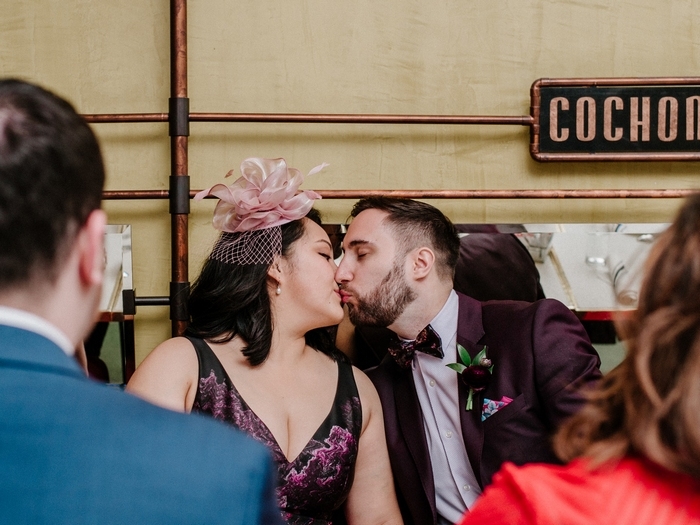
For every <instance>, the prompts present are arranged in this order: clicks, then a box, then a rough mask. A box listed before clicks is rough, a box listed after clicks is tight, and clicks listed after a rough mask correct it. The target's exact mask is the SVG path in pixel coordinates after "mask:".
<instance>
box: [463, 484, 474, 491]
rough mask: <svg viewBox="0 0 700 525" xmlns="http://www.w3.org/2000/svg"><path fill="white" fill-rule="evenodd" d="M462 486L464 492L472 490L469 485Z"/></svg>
mask: <svg viewBox="0 0 700 525" xmlns="http://www.w3.org/2000/svg"><path fill="white" fill-rule="evenodd" d="M462 488H463V489H464V490H465V492H471V490H472V486H471V485H464V487H462Z"/></svg>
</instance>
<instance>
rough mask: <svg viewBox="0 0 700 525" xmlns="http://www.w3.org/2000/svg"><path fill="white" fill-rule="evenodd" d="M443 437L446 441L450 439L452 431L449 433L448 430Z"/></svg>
mask: <svg viewBox="0 0 700 525" xmlns="http://www.w3.org/2000/svg"><path fill="white" fill-rule="evenodd" d="M445 437H446V438H447V439H450V438H451V437H452V431H451V430H448V431H447V432H445Z"/></svg>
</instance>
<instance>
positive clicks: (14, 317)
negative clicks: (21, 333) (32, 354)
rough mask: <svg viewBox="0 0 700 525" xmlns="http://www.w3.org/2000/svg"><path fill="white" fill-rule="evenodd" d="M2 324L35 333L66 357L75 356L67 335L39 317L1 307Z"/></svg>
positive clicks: (0, 322) (0, 321)
mask: <svg viewBox="0 0 700 525" xmlns="http://www.w3.org/2000/svg"><path fill="white" fill-rule="evenodd" d="M0 324H1V325H5V326H13V327H15V328H20V329H22V330H27V331H29V332H34V333H35V334H39V335H41V336H43V337H45V338H46V339H48V340H49V341H51V342H53V343H55V344H56V345H58V346H59V347H60V348H61V350H63V351H64V352H65V353H66V355H71V356H72V355H74V354H75V348H74V346H73V345H72V344H71V342H70V340H69V339H68V337H67V336H66V334H64V333H63V332H62V331H61V330H59V329H58V328H57V327H56V326H54V325H52V324H51V323H49V322H48V321H47V320H46V319H43V318H42V317H39V316H38V315H35V314H32V313H29V312H27V311H25V310H19V309H17V308H10V307H9V306H0Z"/></svg>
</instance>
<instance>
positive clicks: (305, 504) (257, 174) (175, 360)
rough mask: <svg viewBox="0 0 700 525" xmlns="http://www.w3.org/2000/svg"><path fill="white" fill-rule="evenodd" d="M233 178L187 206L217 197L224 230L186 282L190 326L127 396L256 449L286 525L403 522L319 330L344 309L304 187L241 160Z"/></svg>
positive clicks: (373, 438) (336, 358)
mask: <svg viewBox="0 0 700 525" xmlns="http://www.w3.org/2000/svg"><path fill="white" fill-rule="evenodd" d="M324 166H325V164H324V165H321V166H317V167H316V168H314V169H313V170H312V171H311V172H310V173H309V175H311V174H313V173H316V172H317V171H320V169H322V168H323V167H324ZM241 172H242V176H241V177H240V178H239V179H238V180H237V181H236V182H234V183H233V184H232V185H231V186H225V185H223V184H217V185H215V186H214V187H212V188H210V189H209V190H205V191H204V192H201V193H200V194H198V196H197V197H196V198H203V197H204V196H205V195H207V194H212V195H215V196H217V197H219V199H220V201H219V203H218V204H217V207H216V210H215V212H214V221H213V223H214V227H215V228H217V229H219V230H221V231H222V233H221V235H220V237H219V239H218V240H217V242H216V244H215V245H214V247H213V249H212V252H211V254H210V256H209V258H208V260H207V261H206V262H205V264H204V267H203V269H202V271H201V274H200V275H199V277H198V279H197V280H196V282H195V283H194V284H193V287H192V291H191V293H190V297H189V300H188V308H189V315H190V324H189V327H188V329H187V331H186V333H185V337H175V338H173V339H170V340H167V341H165V342H164V343H162V344H160V345H159V346H158V347H156V348H155V349H154V350H153V351H152V352H151V353H150V354H149V356H148V357H147V358H146V359H145V360H144V361H143V363H142V364H141V365H140V366H139V368H138V369H137V370H136V372H135V374H134V375H133V377H132V379H131V380H130V382H129V384H128V386H127V390H129V391H131V392H133V393H134V394H137V395H139V396H141V397H143V398H145V399H147V400H149V401H151V402H153V403H155V404H158V405H161V406H164V407H167V408H171V409H173V410H179V411H185V412H189V411H192V412H201V413H205V414H208V415H210V416H212V417H214V418H216V419H220V420H222V421H226V422H227V423H230V424H232V425H234V426H236V427H238V428H239V429H241V430H243V431H245V432H247V433H248V434H250V435H252V436H253V437H254V438H256V439H258V440H259V441H261V442H263V443H264V444H266V445H267V446H268V447H269V449H270V451H271V452H272V455H273V457H274V458H275V460H276V462H277V466H278V489H277V496H278V501H279V505H280V509H281V513H282V517H283V518H284V520H285V521H286V522H287V523H289V524H294V525H297V524H314V525H322V524H323V525H325V524H331V523H332V519H333V514H334V512H337V511H338V509H341V508H343V506H344V513H345V518H346V520H347V523H349V524H351V525H353V524H357V525H359V524H361V525H366V524H369V525H372V524H392V525H393V524H400V523H402V521H401V517H400V513H399V509H398V504H397V502H396V496H395V493H394V487H393V481H392V476H391V467H390V465H389V458H388V454H387V448H386V441H385V436H384V427H383V418H382V413H381V405H380V403H379V398H378V396H377V393H376V391H375V389H374V386H373V385H372V383H371V382H370V381H369V379H368V378H367V377H366V376H365V375H364V374H363V373H362V372H361V371H359V370H358V369H356V368H354V367H352V366H351V365H350V364H349V363H348V361H347V359H346V358H345V357H344V355H343V354H342V353H341V352H339V351H338V350H337V349H336V348H335V345H334V342H333V337H332V332H331V330H330V329H329V328H327V327H330V326H334V325H337V324H338V323H339V322H340V320H341V319H342V317H343V309H342V306H341V299H340V294H339V290H338V286H337V285H336V283H335V280H334V274H335V270H336V265H335V262H334V260H333V249H332V246H331V243H330V241H329V238H328V235H327V234H326V232H325V231H324V230H323V228H322V227H321V226H320V218H319V215H318V212H316V210H314V209H312V208H311V206H312V204H313V200H314V199H316V198H320V196H319V195H318V194H316V193H314V192H312V191H304V192H300V193H297V188H298V187H299V186H300V184H301V183H302V182H303V179H304V177H303V175H302V174H301V172H299V171H298V170H296V169H293V168H287V166H286V163H285V161H284V159H260V158H250V159H246V160H245V161H243V163H242V164H241ZM229 175H230V173H229ZM193 446H196V443H193ZM202 474H204V475H205V473H202Z"/></svg>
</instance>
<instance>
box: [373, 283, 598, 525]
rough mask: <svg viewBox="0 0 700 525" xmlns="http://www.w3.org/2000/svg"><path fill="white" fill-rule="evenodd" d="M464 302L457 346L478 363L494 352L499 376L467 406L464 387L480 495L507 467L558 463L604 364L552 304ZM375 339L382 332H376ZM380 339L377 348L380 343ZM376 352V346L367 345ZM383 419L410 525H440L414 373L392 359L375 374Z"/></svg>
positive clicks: (466, 432)
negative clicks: (563, 433)
mask: <svg viewBox="0 0 700 525" xmlns="http://www.w3.org/2000/svg"><path fill="white" fill-rule="evenodd" d="M458 295H459V320H458V327H457V342H458V343H459V344H461V345H462V346H464V348H465V349H466V350H467V352H469V354H470V356H471V357H472V358H473V357H475V356H476V354H477V353H478V352H479V351H480V350H481V349H482V348H483V346H484V345H486V346H488V348H489V350H488V356H489V358H490V359H491V360H492V362H493V374H492V376H491V380H490V382H489V385H488V386H487V387H486V389H485V390H484V391H482V392H479V393H477V394H476V395H475V396H474V409H472V410H471V411H469V412H467V411H466V410H465V409H464V408H465V405H466V401H467V396H468V393H469V389H468V388H467V387H466V386H465V385H464V383H462V381H458V388H459V392H458V396H459V407H458V410H459V414H460V420H461V426H462V428H461V430H462V436H463V438H464V443H465V447H466V450H465V454H466V455H467V458H468V459H469V462H470V464H471V466H472V469H473V471H474V474H475V475H476V479H477V480H478V481H479V483H480V485H481V487H482V488H483V487H486V486H487V485H489V484H490V483H491V479H492V478H493V475H494V474H495V473H496V472H497V471H498V469H499V468H500V467H501V465H502V464H503V463H505V462H506V461H510V462H513V463H516V464H518V465H522V464H524V463H530V462H545V463H557V462H558V460H557V458H556V456H555V455H554V452H553V451H552V448H551V443H550V438H551V436H552V434H553V433H554V431H555V430H556V428H557V427H558V425H559V424H560V423H561V422H562V421H563V420H564V419H566V418H567V417H568V416H570V415H572V414H573V413H575V412H576V411H577V410H578V409H579V408H581V406H582V405H583V403H584V400H583V397H582V396H581V394H580V391H579V389H580V388H583V387H585V386H587V385H591V384H593V383H595V382H596V381H597V380H598V379H600V377H601V374H600V369H599V366H600V359H599V357H598V354H597V353H596V351H595V350H594V349H593V347H592V346H591V344H590V342H589V340H588V336H587V335H586V332H585V330H584V329H583V326H581V323H580V322H579V321H578V319H577V318H576V317H575V316H574V314H572V313H571V312H570V311H569V310H568V309H567V308H566V307H565V306H564V305H563V304H561V303H560V302H558V301H555V300H553V299H543V300H541V301H537V302H534V303H527V302H520V301H489V302H485V303H482V302H479V301H476V300H474V299H472V298H471V297H467V296H466V295H462V294H458ZM375 335H376V334H375ZM381 342H382V339H380V338H377V340H376V343H377V344H381ZM368 343H369V344H373V343H374V341H368ZM367 375H368V376H369V378H370V379H371V380H372V382H373V383H374V385H375V386H376V388H377V392H378V393H379V397H380V399H381V401H382V408H383V411H384V427H385V430H386V434H387V445H388V447H389V458H390V460H391V467H392V470H393V473H394V480H395V483H396V489H397V497H398V500H399V506H400V507H401V510H402V513H403V516H404V522H405V523H406V525H434V524H435V523H437V510H436V507H435V483H434V480H433V471H432V466H431V463H430V453H429V450H428V445H427V440H426V437H425V433H424V431H423V415H422V412H421V408H420V404H419V402H418V396H417V394H416V388H415V385H414V383H413V374H412V372H411V370H405V369H403V368H399V366H398V365H397V364H396V363H395V362H394V360H393V359H392V358H391V356H389V355H387V356H386V357H385V358H384V360H383V361H382V363H381V364H380V365H379V366H377V367H376V368H374V369H371V370H368V371H367ZM503 396H507V397H510V398H511V399H512V402H511V403H510V404H509V405H507V406H506V407H505V408H503V409H501V410H499V411H498V412H497V413H496V414H493V415H491V416H490V417H488V418H487V419H486V420H485V421H482V420H481V408H482V406H483V402H484V399H485V398H488V399H492V400H500V399H501V398H502V397H503Z"/></svg>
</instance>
